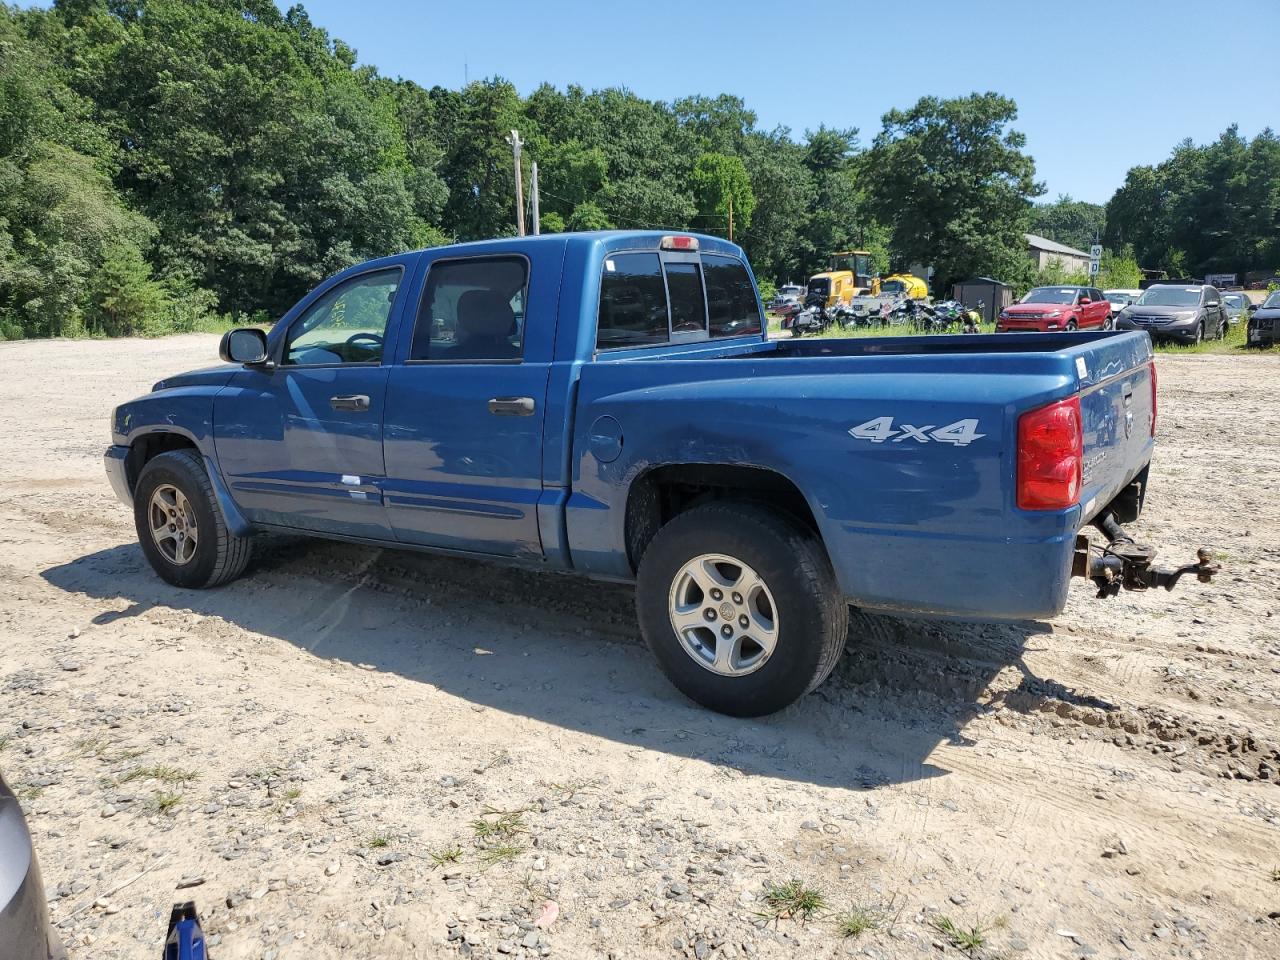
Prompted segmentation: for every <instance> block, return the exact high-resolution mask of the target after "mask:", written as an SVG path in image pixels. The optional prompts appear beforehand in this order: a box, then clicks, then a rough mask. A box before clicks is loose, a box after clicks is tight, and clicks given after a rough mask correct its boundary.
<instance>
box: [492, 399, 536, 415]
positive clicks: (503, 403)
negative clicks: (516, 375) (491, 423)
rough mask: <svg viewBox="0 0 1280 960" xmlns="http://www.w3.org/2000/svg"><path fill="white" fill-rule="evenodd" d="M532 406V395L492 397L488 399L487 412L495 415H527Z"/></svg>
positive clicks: (530, 411)
mask: <svg viewBox="0 0 1280 960" xmlns="http://www.w3.org/2000/svg"><path fill="white" fill-rule="evenodd" d="M533 407H534V403H533V397H494V398H493V399H492V400H490V401H489V412H490V413H492V414H493V415H494V416H495V417H529V416H532V415H533Z"/></svg>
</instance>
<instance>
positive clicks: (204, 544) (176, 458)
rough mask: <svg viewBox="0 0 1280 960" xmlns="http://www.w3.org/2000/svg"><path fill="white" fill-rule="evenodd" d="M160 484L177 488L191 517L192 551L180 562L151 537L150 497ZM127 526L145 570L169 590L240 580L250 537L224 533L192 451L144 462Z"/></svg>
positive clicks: (204, 475)
mask: <svg viewBox="0 0 1280 960" xmlns="http://www.w3.org/2000/svg"><path fill="white" fill-rule="evenodd" d="M163 485H169V486H172V487H175V488H176V489H177V490H179V491H180V492H181V493H182V495H183V496H185V497H186V499H187V502H188V503H189V504H190V505H191V510H192V513H193V514H194V517H195V526H196V531H197V536H196V537H195V541H196V547H195V552H194V554H193V555H192V556H191V558H190V559H189V560H187V561H186V562H185V563H177V562H175V561H174V560H173V559H171V558H169V557H167V556H166V555H165V554H164V553H163V552H162V551H161V549H160V547H159V546H158V545H157V544H156V542H155V538H153V537H152V535H151V525H150V522H149V519H148V512H149V510H150V504H151V498H152V495H153V494H154V493H155V492H156V489H157V488H158V487H161V486H163ZM133 522H134V527H135V528H136V529H137V533H138V543H139V544H140V545H141V546H142V552H143V553H144V554H145V555H146V558H147V562H148V563H150V564H151V569H153V570H154V571H155V572H156V573H158V574H159V575H160V578H161V579H162V580H165V581H167V582H169V583H171V584H173V585H174V586H175V587H194V588H196V589H202V588H205V587H217V586H221V585H222V584H224V583H227V582H228V581H230V580H234V579H235V578H236V577H238V576H240V574H241V573H243V572H244V568H245V566H246V565H247V564H248V563H249V554H250V547H251V542H250V538H248V537H239V536H236V535H235V534H234V533H232V532H231V531H230V530H228V529H227V525H226V522H225V521H224V520H223V517H222V509H221V508H220V507H219V506H218V501H217V498H216V497H215V496H214V494H213V485H212V484H211V483H210V482H209V476H208V474H207V473H205V469H204V462H203V461H202V460H201V458H200V455H199V454H198V453H196V452H195V451H194V450H171V451H169V452H168V453H162V454H160V455H159V456H157V457H154V458H153V459H151V460H149V461H147V465H146V466H145V467H143V468H142V474H141V476H139V477H138V483H137V486H136V488H135V489H134V491H133Z"/></svg>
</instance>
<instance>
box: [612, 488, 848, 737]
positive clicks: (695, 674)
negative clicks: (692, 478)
mask: <svg viewBox="0 0 1280 960" xmlns="http://www.w3.org/2000/svg"><path fill="white" fill-rule="evenodd" d="M636 611H637V614H638V616H639V620H640V630H641V632H642V633H643V634H644V638H645V642H646V643H648V645H649V649H651V650H652V651H653V654H654V656H655V657H657V658H658V663H659V665H660V666H661V667H662V670H663V672H664V673H666V675H667V677H668V679H670V680H671V682H672V683H673V684H675V686H676V687H677V688H678V689H679V690H680V691H681V692H682V693H684V694H685V696H687V697H689V698H690V699H692V700H695V701H697V702H698V703H700V704H702V705H703V706H705V707H709V708H710V709H712V710H716V711H718V712H720V713H726V714H729V715H731V716H736V717H758V716H763V715H765V714H768V713H773V712H775V711H777V710H781V709H782V708H783V707H785V706H787V705H788V704H790V703H793V702H794V701H795V700H797V699H799V698H800V697H802V696H804V695H805V694H806V693H808V692H810V691H811V690H813V689H814V688H815V687H817V686H818V685H819V684H820V683H822V681H823V680H825V679H826V678H827V676H828V675H829V674H830V673H831V671H832V669H833V668H834V667H835V665H836V661H837V660H839V658H840V654H841V652H842V651H843V650H844V645H845V639H846V637H847V635H848V630H849V608H848V606H847V605H846V603H845V601H844V597H843V596H842V595H841V593H840V589H839V587H838V586H837V584H836V579H835V574H834V573H833V572H832V569H831V564H830V561H828V559H827V555H826V551H825V550H824V549H823V547H822V543H821V541H819V539H818V538H817V536H815V535H814V533H813V532H812V531H810V530H808V529H807V528H806V527H804V526H803V525H802V524H801V523H799V522H798V521H796V520H794V519H792V518H791V517H789V516H787V515H785V514H782V513H778V512H775V511H773V510H769V509H766V508H763V507H759V506H755V505H752V504H735V503H713V504H708V505H706V506H702V507H695V508H694V509H692V510H689V511H687V512H685V513H682V514H679V515H678V516H677V517H675V519H673V520H672V521H671V522H670V523H668V524H666V525H665V526H664V527H662V529H661V530H659V531H658V533H657V535H656V536H655V537H654V539H653V542H652V543H650V544H649V547H648V549H647V550H646V551H645V553H644V557H643V558H642V560H641V563H640V572H639V576H638V578H637V583H636Z"/></svg>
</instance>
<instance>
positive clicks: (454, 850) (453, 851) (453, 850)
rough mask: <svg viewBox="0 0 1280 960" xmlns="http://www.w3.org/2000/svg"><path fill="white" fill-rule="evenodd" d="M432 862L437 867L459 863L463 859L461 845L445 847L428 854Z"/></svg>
mask: <svg viewBox="0 0 1280 960" xmlns="http://www.w3.org/2000/svg"><path fill="white" fill-rule="evenodd" d="M428 856H429V857H431V862H432V863H434V864H435V865H436V866H437V867H443V866H444V865H445V864H446V863H457V862H458V861H459V860H461V859H462V848H461V847H443V848H441V849H440V850H433V851H431V852H430V853H429V854H428Z"/></svg>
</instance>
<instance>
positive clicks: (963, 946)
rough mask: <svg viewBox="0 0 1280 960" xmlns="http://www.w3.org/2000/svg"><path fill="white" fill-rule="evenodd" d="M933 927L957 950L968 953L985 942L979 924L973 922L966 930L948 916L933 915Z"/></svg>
mask: <svg viewBox="0 0 1280 960" xmlns="http://www.w3.org/2000/svg"><path fill="white" fill-rule="evenodd" d="M933 929H935V930H937V931H938V932H939V933H940V934H942V935H943V936H944V937H946V938H947V942H948V943H950V944H951V945H952V946H953V947H955V948H956V949H957V950H964V951H965V952H966V953H968V954H970V955H972V954H973V952H974V951H975V950H980V949H982V947H983V946H985V945H986V942H987V935H986V933H985V932H984V931H983V929H982V928H981V927H980V926H978V925H976V924H975V925H974V926H972V927H969V928H968V929H967V930H966V929H965V928H964V927H961V926H959V925H958V924H956V923H955V922H954V921H953V920H952V919H951V918H950V917H934V918H933Z"/></svg>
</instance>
